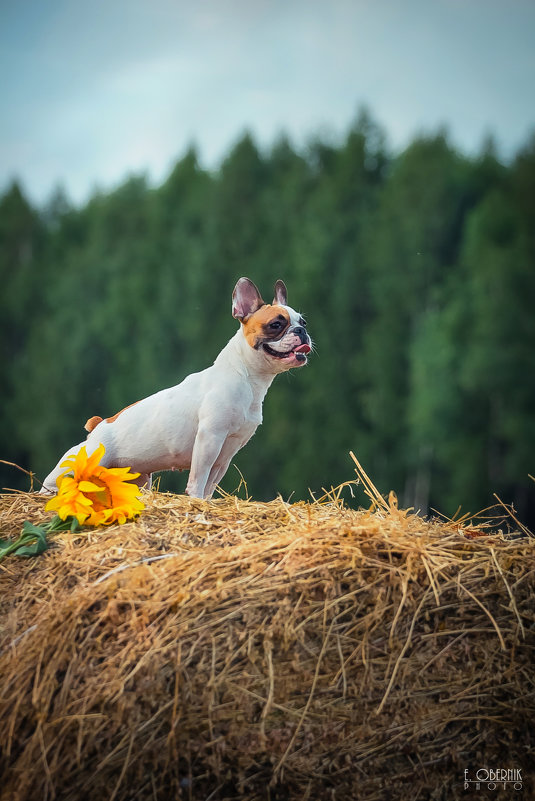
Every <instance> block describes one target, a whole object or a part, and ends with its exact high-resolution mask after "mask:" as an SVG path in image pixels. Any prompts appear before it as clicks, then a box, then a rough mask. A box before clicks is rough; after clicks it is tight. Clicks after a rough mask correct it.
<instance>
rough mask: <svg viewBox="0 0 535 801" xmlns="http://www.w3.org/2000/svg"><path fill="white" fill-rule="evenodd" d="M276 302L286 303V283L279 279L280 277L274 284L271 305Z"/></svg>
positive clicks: (284, 304)
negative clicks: (273, 295)
mask: <svg viewBox="0 0 535 801" xmlns="http://www.w3.org/2000/svg"><path fill="white" fill-rule="evenodd" d="M276 304H278V305H279V306H287V305H288V290H287V289H286V284H285V283H284V281H281V280H280V278H279V280H278V281H277V283H276V284H275V297H274V298H273V305H274V306H275V305H276Z"/></svg>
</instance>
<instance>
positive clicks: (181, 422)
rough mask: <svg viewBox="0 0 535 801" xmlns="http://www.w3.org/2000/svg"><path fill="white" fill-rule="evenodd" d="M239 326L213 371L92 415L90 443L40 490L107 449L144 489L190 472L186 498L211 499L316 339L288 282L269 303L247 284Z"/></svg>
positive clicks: (236, 303) (236, 304)
mask: <svg viewBox="0 0 535 801" xmlns="http://www.w3.org/2000/svg"><path fill="white" fill-rule="evenodd" d="M232 315H233V317H235V318H237V319H238V320H239V321H240V327H239V329H238V331H237V332H236V334H235V335H234V336H233V337H232V339H231V340H230V341H229V342H228V344H227V345H225V347H224V348H223V350H222V351H221V353H220V354H219V356H218V357H217V358H216V360H215V362H214V363H213V365H212V366H211V367H208V368H207V369H206V370H203V371H202V372H200V373H192V374H191V375H189V376H187V377H186V378H185V379H184V380H183V381H182V382H181V383H180V384H178V385H177V386H175V387H170V388H169V389H163V390H161V392H157V393H156V394H155V395H150V396H149V397H148V398H145V399H144V400H140V401H138V402H137V403H134V404H132V405H131V406H127V407H126V409H123V410H122V411H121V412H118V414H116V415H114V416H113V417H108V418H106V419H102V418H101V417H91V418H90V419H89V420H88V421H87V423H86V425H85V428H86V430H87V431H89V435H88V437H87V439H86V440H85V442H81V443H79V444H78V445H75V446H74V447H73V448H71V449H70V450H69V451H67V453H65V454H64V455H63V456H62V457H61V459H60V461H59V462H58V464H57V466H56V467H55V468H54V470H52V472H51V473H50V474H49V475H48V476H47V477H46V479H45V482H44V486H43V489H42V490H41V492H48V493H55V492H57V486H56V479H57V478H58V476H60V475H61V474H62V473H63V472H64V468H61V464H62V462H63V461H64V460H65V459H67V458H68V457H69V456H72V455H73V454H75V453H77V452H78V451H79V449H80V448H81V447H82V446H83V445H85V447H86V449H87V453H88V455H90V454H92V453H93V452H94V451H95V450H96V448H98V446H99V445H100V444H102V445H104V447H105V454H104V457H103V459H102V462H101V464H103V465H104V466H105V467H131V468H132V470H134V471H136V472H139V473H140V474H141V475H140V477H139V478H138V479H137V483H138V484H139V485H140V486H143V485H146V486H148V487H150V485H151V475H152V473H153V472H156V471H160V470H187V469H189V470H190V474H189V480H188V484H187V488H186V492H187V493H188V495H191V496H193V497H196V498H210V497H211V496H212V493H213V492H214V490H215V488H216V486H217V484H218V483H219V482H220V481H221V479H222V478H223V476H224V475H225V473H226V472H227V469H228V466H229V464H230V462H231V459H232V458H233V456H234V455H235V454H236V453H237V451H238V450H239V449H240V448H243V446H244V445H245V443H246V442H248V441H249V440H250V439H251V437H252V436H253V434H254V433H255V431H256V429H257V428H258V426H259V425H260V423H261V422H262V402H263V400H264V397H265V395H266V393H267V391H268V389H269V387H270V385H271V382H272V381H273V379H274V378H275V376H276V375H277V374H278V373H282V372H285V371H286V370H290V369H291V368H292V367H302V366H303V365H305V364H306V363H307V354H308V353H310V351H311V347H312V341H311V339H310V337H309V335H308V333H307V330H306V323H305V321H304V320H303V318H302V317H301V315H300V314H299V313H298V312H296V311H294V309H292V308H291V307H290V306H288V303H287V291H286V287H285V285H284V282H283V281H280V280H279V281H277V283H276V284H275V297H274V299H273V303H272V304H267V303H264V301H263V300H262V297H261V295H260V292H259V291H258V289H257V288H256V286H255V285H254V284H253V282H252V281H250V280H249V279H248V278H240V280H239V281H238V283H237V284H236V286H235V288H234V292H233V295H232Z"/></svg>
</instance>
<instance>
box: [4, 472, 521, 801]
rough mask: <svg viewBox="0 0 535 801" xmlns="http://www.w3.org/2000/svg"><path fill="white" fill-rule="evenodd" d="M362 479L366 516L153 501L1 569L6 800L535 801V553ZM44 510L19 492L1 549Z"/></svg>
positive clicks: (156, 496)
mask: <svg viewBox="0 0 535 801" xmlns="http://www.w3.org/2000/svg"><path fill="white" fill-rule="evenodd" d="M357 468H358V470H359V471H360V478H361V480H362V481H363V483H364V486H365V488H366V490H367V492H368V494H369V496H370V499H371V501H372V506H371V508H370V509H369V510H367V511H363V510H359V511H357V510H355V509H352V508H348V507H347V505H346V504H344V502H343V501H342V498H341V495H342V488H339V489H338V490H336V491H332V492H330V493H326V494H325V496H324V497H322V498H321V499H318V500H316V501H314V502H312V503H296V504H291V505H290V504H287V503H285V502H283V501H282V500H281V499H278V500H275V501H272V502H271V503H255V502H252V501H250V500H247V501H245V500H240V499H238V498H236V497H224V498H222V499H218V500H215V501H211V502H207V501H197V500H193V499H189V498H187V497H184V496H176V495H167V494H162V493H147V494H146V497H145V498H144V500H145V501H146V504H147V509H146V511H145V512H144V513H143V515H142V516H141V517H140V518H139V520H138V521H137V522H135V523H129V524H125V525H123V526H112V527H110V528H108V529H106V530H103V529H100V530H96V531H91V532H89V533H78V534H75V535H71V534H69V533H61V534H58V535H57V536H56V537H55V546H54V547H53V548H52V549H51V550H49V551H48V552H47V553H46V554H45V555H43V556H40V557H37V558H32V559H22V558H16V557H9V558H6V559H5V560H4V561H3V562H0V603H1V618H0V626H1V629H0V651H1V652H0V677H1V696H0V773H1V775H2V777H3V779H2V783H1V785H0V799H2V801H7V800H8V799H9V801H34V800H35V799H39V801H45V800H46V801H48V799H58V801H71V800H72V801H75V800H78V799H99V801H104V800H106V801H127V800H128V801H134V799H136V800H137V799H147V801H149V799H151V800H154V799H161V800H162V801H163V800H164V799H165V801H167V800H168V799H175V798H176V799H203V801H208V799H210V801H215V799H240V800H244V801H252V800H253V799H279V800H280V801H282V799H294V798H295V799H310V800H311V801H317V799H339V800H340V801H346V800H350V799H366V801H375V800H376V801H383V799H400V800H401V799H407V798H409V797H410V798H411V799H412V801H416V800H417V799H438V800H439V799H443V800H444V801H446V799H447V801H450V799H457V798H466V797H467V793H466V792H465V790H464V789H463V787H464V785H463V782H464V776H465V774H464V771H465V770H468V771H469V776H470V777H472V778H473V774H474V773H475V772H476V771H478V770H481V769H483V770H484V769H490V768H492V769H494V768H496V767H500V768H504V769H506V768H509V769H517V770H520V771H521V776H522V782H523V790H522V791H521V792H519V791H518V790H516V791H513V789H511V786H510V785H509V786H508V787H507V788H506V789H503V787H502V786H498V787H497V788H496V789H495V790H492V797H493V798H502V797H503V798H511V797H513V796H514V797H523V798H532V797H535V796H534V795H533V793H534V786H533V777H534V776H535V772H534V760H533V746H534V741H535V734H534V732H533V721H534V719H535V695H534V667H533V666H534V663H535V659H534V656H535V654H534V644H535V636H534V631H535V604H534V599H535V592H534V576H535V558H534V556H535V546H534V540H533V539H532V538H530V537H526V536H521V537H514V536H511V535H510V534H504V533H502V532H496V531H495V530H491V529H487V528H485V527H484V526H481V525H479V526H478V525H476V524H475V523H474V522H473V521H469V520H465V521H462V522H452V521H444V522H439V521H437V520H435V521H425V520H423V519H422V518H420V517H418V516H417V515H414V514H410V513H408V512H406V511H402V510H400V509H398V508H397V504H396V502H395V498H394V496H391V497H390V499H389V501H388V502H387V501H385V500H384V499H383V498H382V497H381V495H380V494H379V493H378V492H377V490H376V489H375V487H374V486H373V484H372V483H371V482H370V481H369V479H368V478H367V476H366V474H365V473H364V471H362V468H360V466H359V465H357ZM43 506H44V501H43V500H42V498H41V497H39V496H38V495H35V494H30V493H20V494H6V495H3V496H1V498H0V510H1V526H0V536H2V535H4V536H6V535H8V536H15V535H16V534H18V532H19V531H20V528H21V525H22V522H23V521H24V520H25V519H30V520H31V521H32V522H40V521H42V520H43V517H44V513H43ZM480 775H484V774H480ZM483 790H485V788H484V787H482V789H481V792H482V795H481V797H487V795H488V793H489V792H491V791H489V790H485V795H483ZM469 797H472V795H471V794H469ZM478 797H479V796H478Z"/></svg>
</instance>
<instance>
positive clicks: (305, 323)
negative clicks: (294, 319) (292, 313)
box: [299, 317, 307, 328]
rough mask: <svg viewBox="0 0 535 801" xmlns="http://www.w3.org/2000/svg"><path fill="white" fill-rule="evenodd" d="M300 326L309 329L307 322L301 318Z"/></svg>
mask: <svg viewBox="0 0 535 801" xmlns="http://www.w3.org/2000/svg"><path fill="white" fill-rule="evenodd" d="M299 325H302V326H303V328H306V327H307V321H306V320H305V319H304V317H300V318H299Z"/></svg>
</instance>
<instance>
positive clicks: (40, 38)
mask: <svg viewBox="0 0 535 801" xmlns="http://www.w3.org/2000/svg"><path fill="white" fill-rule="evenodd" d="M534 42H535V2H534V0H196V2H191V0H91V2H87V0H2V2H0V68H1V74H2V86H1V89H0V119H1V124H0V190H3V189H5V188H6V186H7V185H8V183H9V182H10V181H11V180H12V179H13V178H14V177H17V178H18V179H19V180H21V182H22V184H23V186H24V188H25V190H26V191H27V193H28V194H29V195H30V197H31V199H32V200H33V201H34V202H37V203H43V202H45V201H46V199H47V198H48V197H49V196H50V193H51V192H52V190H53V189H54V187H56V186H57V185H58V184H61V185H62V186H63V187H64V188H65V189H66V191H67V193H68V195H69V196H70V197H71V199H72V200H74V201H75V202H83V201H84V200H86V199H87V197H88V196H89V194H90V193H91V192H92V191H94V189H95V188H96V187H99V188H101V189H110V188H112V187H113V186H115V185H117V183H118V182H120V181H121V180H122V179H123V178H124V177H125V176H127V175H128V174H130V173H133V172H140V171H146V172H147V173H148V175H149V177H150V179H151V180H152V181H154V182H158V181H161V180H162V179H163V178H164V177H165V175H166V174H167V173H168V171H169V169H170V168H171V166H172V164H173V163H174V161H175V160H176V159H177V158H179V157H180V156H181V155H183V154H184V152H185V150H186V148H187V147H188V145H189V144H190V143H192V142H194V143H196V145H197V147H198V151H199V154H200V157H201V161H202V163H203V164H204V165H206V166H207V167H209V168H216V167H217V165H218V164H219V163H220V161H221V159H222V158H223V157H224V155H225V154H226V153H228V150H229V148H230V147H231V146H232V144H233V143H234V142H235V141H236V140H237V139H238V138H239V136H240V135H241V134H242V133H243V131H244V130H245V129H249V130H250V131H252V132H253V134H254V135H255V137H256V139H257V141H258V143H259V145H261V146H262V147H268V146H269V145H270V144H271V143H272V142H273V141H274V140H275V139H276V137H277V136H278V135H279V134H280V133H281V132H285V133H286V134H287V135H288V136H289V137H290V139H291V140H292V141H293V143H294V144H295V145H296V146H297V147H299V148H300V147H304V146H305V145H306V142H307V140H309V139H310V137H312V136H313V135H315V134H318V133H319V134H321V135H323V136H328V137H339V136H341V135H343V134H344V133H345V132H347V130H348V128H349V126H350V125H351V123H352V121H353V120H354V119H355V117H356V115H357V111H358V109H359V107H360V106H362V105H365V106H367V107H368V109H369V111H370V112H371V114H372V116H373V117H374V119H375V120H376V121H377V122H379V123H380V125H381V126H382V127H383V128H384V130H385V131H386V134H387V139H388V143H389V144H390V146H391V147H392V148H394V149H399V148H402V147H403V146H404V145H405V144H407V143H408V141H409V140H410V138H411V137H412V136H414V135H415V134H417V133H421V132H433V131H436V130H437V128H438V127H439V126H441V125H447V126H448V129H449V131H450V134H451V138H452V141H453V142H454V144H456V145H457V146H458V147H460V148H462V149H463V150H464V151H466V152H467V153H475V152H477V150H478V148H480V146H481V144H482V142H483V140H484V138H485V137H486V136H487V135H488V134H489V133H492V134H493V135H494V137H495V140H496V143H497V145H498V150H499V153H500V154H501V155H502V156H503V157H504V158H508V157H510V156H511V155H512V154H513V153H514V152H515V150H516V149H517V148H518V147H520V146H521V145H523V144H525V143H526V141H527V138H528V135H529V134H530V132H532V131H533V130H535V46H534Z"/></svg>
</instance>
